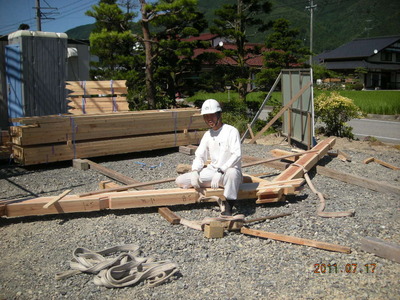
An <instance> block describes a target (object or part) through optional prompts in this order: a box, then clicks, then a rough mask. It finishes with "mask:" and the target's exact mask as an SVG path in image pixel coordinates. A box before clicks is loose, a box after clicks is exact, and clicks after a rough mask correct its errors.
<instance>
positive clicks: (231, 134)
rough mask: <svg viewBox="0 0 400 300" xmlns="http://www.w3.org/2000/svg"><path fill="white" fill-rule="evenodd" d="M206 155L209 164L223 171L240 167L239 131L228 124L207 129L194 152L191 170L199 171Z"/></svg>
mask: <svg viewBox="0 0 400 300" xmlns="http://www.w3.org/2000/svg"><path fill="white" fill-rule="evenodd" d="M208 157H210V159H211V164H210V165H211V166H212V167H213V168H215V169H218V168H220V169H221V170H222V171H223V172H225V171H226V170H227V169H228V168H237V169H241V159H242V150H241V143H240V135H239V131H238V130H237V129H236V128H235V127H233V126H231V125H228V124H223V125H222V127H221V128H220V129H218V130H213V129H210V130H208V131H207V132H206V133H205V134H204V136H203V138H202V139H201V141H200V145H199V147H198V148H197V150H196V152H195V159H194V160H193V164H192V171H200V170H201V169H202V168H203V167H204V164H205V163H206V161H207V159H208Z"/></svg>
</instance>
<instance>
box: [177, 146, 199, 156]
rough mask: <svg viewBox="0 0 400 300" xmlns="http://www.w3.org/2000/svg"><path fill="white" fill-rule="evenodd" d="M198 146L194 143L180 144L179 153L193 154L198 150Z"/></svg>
mask: <svg viewBox="0 0 400 300" xmlns="http://www.w3.org/2000/svg"><path fill="white" fill-rule="evenodd" d="M196 149H197V147H196V146H193V145H188V146H179V153H183V154H187V155H193V154H194V153H195V152H196Z"/></svg>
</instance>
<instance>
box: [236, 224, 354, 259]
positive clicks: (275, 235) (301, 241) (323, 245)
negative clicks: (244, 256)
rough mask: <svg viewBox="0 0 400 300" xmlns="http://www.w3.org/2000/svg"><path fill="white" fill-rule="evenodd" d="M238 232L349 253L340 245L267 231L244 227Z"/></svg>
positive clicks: (348, 250)
mask: <svg viewBox="0 0 400 300" xmlns="http://www.w3.org/2000/svg"><path fill="white" fill-rule="evenodd" d="M240 232H241V233H243V234H247V235H252V236H257V237H261V238H265V239H272V240H277V241H282V242H287V243H292V244H297V245H305V246H309V247H314V248H319V249H324V250H329V251H335V252H342V253H351V249H350V248H349V247H345V246H340V245H336V244H331V243H325V242H319V241H315V240H309V239H303V238H298V237H294V236H289V235H284V234H278V233H273V232H267V231H262V230H256V229H249V228H246V227H242V229H241V230H240Z"/></svg>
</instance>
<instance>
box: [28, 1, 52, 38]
mask: <svg viewBox="0 0 400 300" xmlns="http://www.w3.org/2000/svg"><path fill="white" fill-rule="evenodd" d="M45 2H46V1H45ZM46 3H47V2H46ZM33 8H34V9H36V30H37V31H42V19H45V20H54V18H49V17H48V16H47V15H46V14H44V13H42V9H53V10H57V8H56V7H41V6H40V0H36V6H35V7H33ZM47 14H55V12H48V13H47Z"/></svg>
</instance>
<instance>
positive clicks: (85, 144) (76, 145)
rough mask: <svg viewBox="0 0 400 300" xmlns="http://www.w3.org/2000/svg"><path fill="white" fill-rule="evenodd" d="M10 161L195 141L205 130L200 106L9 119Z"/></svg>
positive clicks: (67, 157)
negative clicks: (11, 121)
mask: <svg viewBox="0 0 400 300" xmlns="http://www.w3.org/2000/svg"><path fill="white" fill-rule="evenodd" d="M13 120H14V121H16V122H19V123H21V124H24V125H21V126H12V127H10V132H11V142H12V151H13V155H14V159H15V160H16V161H17V162H18V163H20V164H23V165H33V164H41V163H47V162H56V161H64V160H71V159H74V158H88V157H96V156H105V155H113V154H122V153H130V152H139V151H145V150H154V149H162V148H171V147H178V146H182V145H189V144H198V143H199V141H200V139H201V137H202V136H203V134H204V131H203V130H202V129H203V128H204V127H205V124H204V121H203V118H202V117H201V115H200V114H199V110H198V109H191V108H190V109H170V110H148V111H136V112H123V113H111V114H100V115H74V116H72V115H53V116H42V117H25V118H15V119H13Z"/></svg>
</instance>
